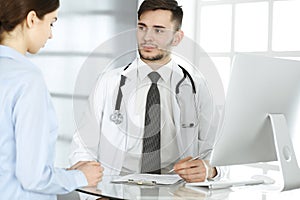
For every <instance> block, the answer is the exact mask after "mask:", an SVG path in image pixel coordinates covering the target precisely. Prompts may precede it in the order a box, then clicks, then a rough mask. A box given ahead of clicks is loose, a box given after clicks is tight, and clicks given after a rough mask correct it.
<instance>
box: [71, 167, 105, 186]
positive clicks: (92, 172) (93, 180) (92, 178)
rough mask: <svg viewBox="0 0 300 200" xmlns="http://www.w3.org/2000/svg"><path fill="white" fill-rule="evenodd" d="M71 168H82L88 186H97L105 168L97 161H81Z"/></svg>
mask: <svg viewBox="0 0 300 200" xmlns="http://www.w3.org/2000/svg"><path fill="white" fill-rule="evenodd" d="M69 169H70V170H80V171H81V172H82V173H83V174H84V175H85V177H86V179H87V182H88V186H97V184H98V183H99V182H100V181H101V180H102V176H103V170H104V168H103V167H102V166H101V164H100V163H99V162H96V161H80V162H77V163H76V164H75V165H73V166H72V167H70V168H69Z"/></svg>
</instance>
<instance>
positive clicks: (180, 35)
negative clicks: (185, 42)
mask: <svg viewBox="0 0 300 200" xmlns="http://www.w3.org/2000/svg"><path fill="white" fill-rule="evenodd" d="M183 37H184V32H183V31H182V30H178V31H176V33H175V35H174V39H173V41H172V46H177V45H178V44H179V43H180V42H181V40H182V39H183Z"/></svg>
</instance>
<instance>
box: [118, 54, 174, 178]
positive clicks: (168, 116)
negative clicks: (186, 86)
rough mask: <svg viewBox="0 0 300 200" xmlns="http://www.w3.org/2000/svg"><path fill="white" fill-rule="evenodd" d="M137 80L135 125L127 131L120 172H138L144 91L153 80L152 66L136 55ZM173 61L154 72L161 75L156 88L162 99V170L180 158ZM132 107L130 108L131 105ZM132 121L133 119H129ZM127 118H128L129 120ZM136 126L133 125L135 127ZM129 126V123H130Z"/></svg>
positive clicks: (167, 168)
mask: <svg viewBox="0 0 300 200" xmlns="http://www.w3.org/2000/svg"><path fill="white" fill-rule="evenodd" d="M137 62H138V75H137V78H138V84H137V88H136V92H137V95H136V99H135V105H134V111H133V112H134V119H139V120H134V122H133V123H134V124H135V125H134V126H135V130H139V131H130V128H129V131H128V135H129V137H128V138H129V139H128V140H127V152H126V154H125V159H124V163H123V168H122V172H123V173H134V172H140V170H141V156H142V147H143V135H144V121H145V108H146V100H147V93H148V90H149V88H150V86H151V84H152V82H151V80H150V78H149V77H148V74H149V73H151V72H152V71H153V70H152V69H151V68H150V67H149V66H148V65H147V64H145V63H144V62H143V61H142V60H140V59H138V60H137ZM174 65H175V66H176V64H175V63H174V62H173V61H170V62H169V63H168V64H166V65H164V66H162V67H161V68H159V69H158V70H157V71H156V72H158V73H159V75H160V76H161V78H160V79H159V80H158V83H157V85H158V89H159V93H160V101H161V166H162V173H164V172H165V171H167V170H169V169H171V168H172V167H173V165H174V164H175V163H176V162H177V161H178V159H179V150H178V147H177V140H176V129H175V125H174V119H173V112H172V104H171V98H172V95H174V91H171V89H170V85H171V82H170V81H171V76H172V73H173V67H174ZM130 110H131V109H130ZM131 121H132V120H131ZM129 122H130V121H129ZM137 126H138V127H139V128H138V129H136V127H137ZM129 127H130V126H129Z"/></svg>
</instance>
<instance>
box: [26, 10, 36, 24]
mask: <svg viewBox="0 0 300 200" xmlns="http://www.w3.org/2000/svg"><path fill="white" fill-rule="evenodd" d="M37 20H38V17H37V15H36V12H35V11H33V10H32V11H30V12H29V13H28V14H27V17H26V25H27V27H28V28H32V26H33V25H34V24H35V23H36V22H37Z"/></svg>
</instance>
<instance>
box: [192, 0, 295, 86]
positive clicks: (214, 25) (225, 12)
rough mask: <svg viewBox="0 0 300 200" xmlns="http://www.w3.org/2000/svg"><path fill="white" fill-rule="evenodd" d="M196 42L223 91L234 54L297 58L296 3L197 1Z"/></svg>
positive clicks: (289, 0)
mask: <svg viewBox="0 0 300 200" xmlns="http://www.w3.org/2000/svg"><path fill="white" fill-rule="evenodd" d="M196 4H197V6H195V7H196V9H197V12H196V11H195V12H196V13H197V18H196V21H197V26H196V30H195V32H196V40H197V42H198V43H199V44H200V46H201V47H202V48H203V49H204V50H205V51H206V52H207V53H208V54H209V55H210V56H211V58H212V60H213V61H214V63H215V65H216V67H217V69H218V71H219V73H220V76H221V79H222V81H223V84H224V88H225V91H226V88H227V86H228V80H229V75H230V64H231V60H232V57H233V55H234V53H235V52H247V53H258V54H262V55H267V56H275V57H282V58H288V59H296V60H299V59H300V37H299V35H300V26H299V25H298V24H299V23H298V21H299V19H300V13H299V9H300V1H299V0H198V1H196Z"/></svg>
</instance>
